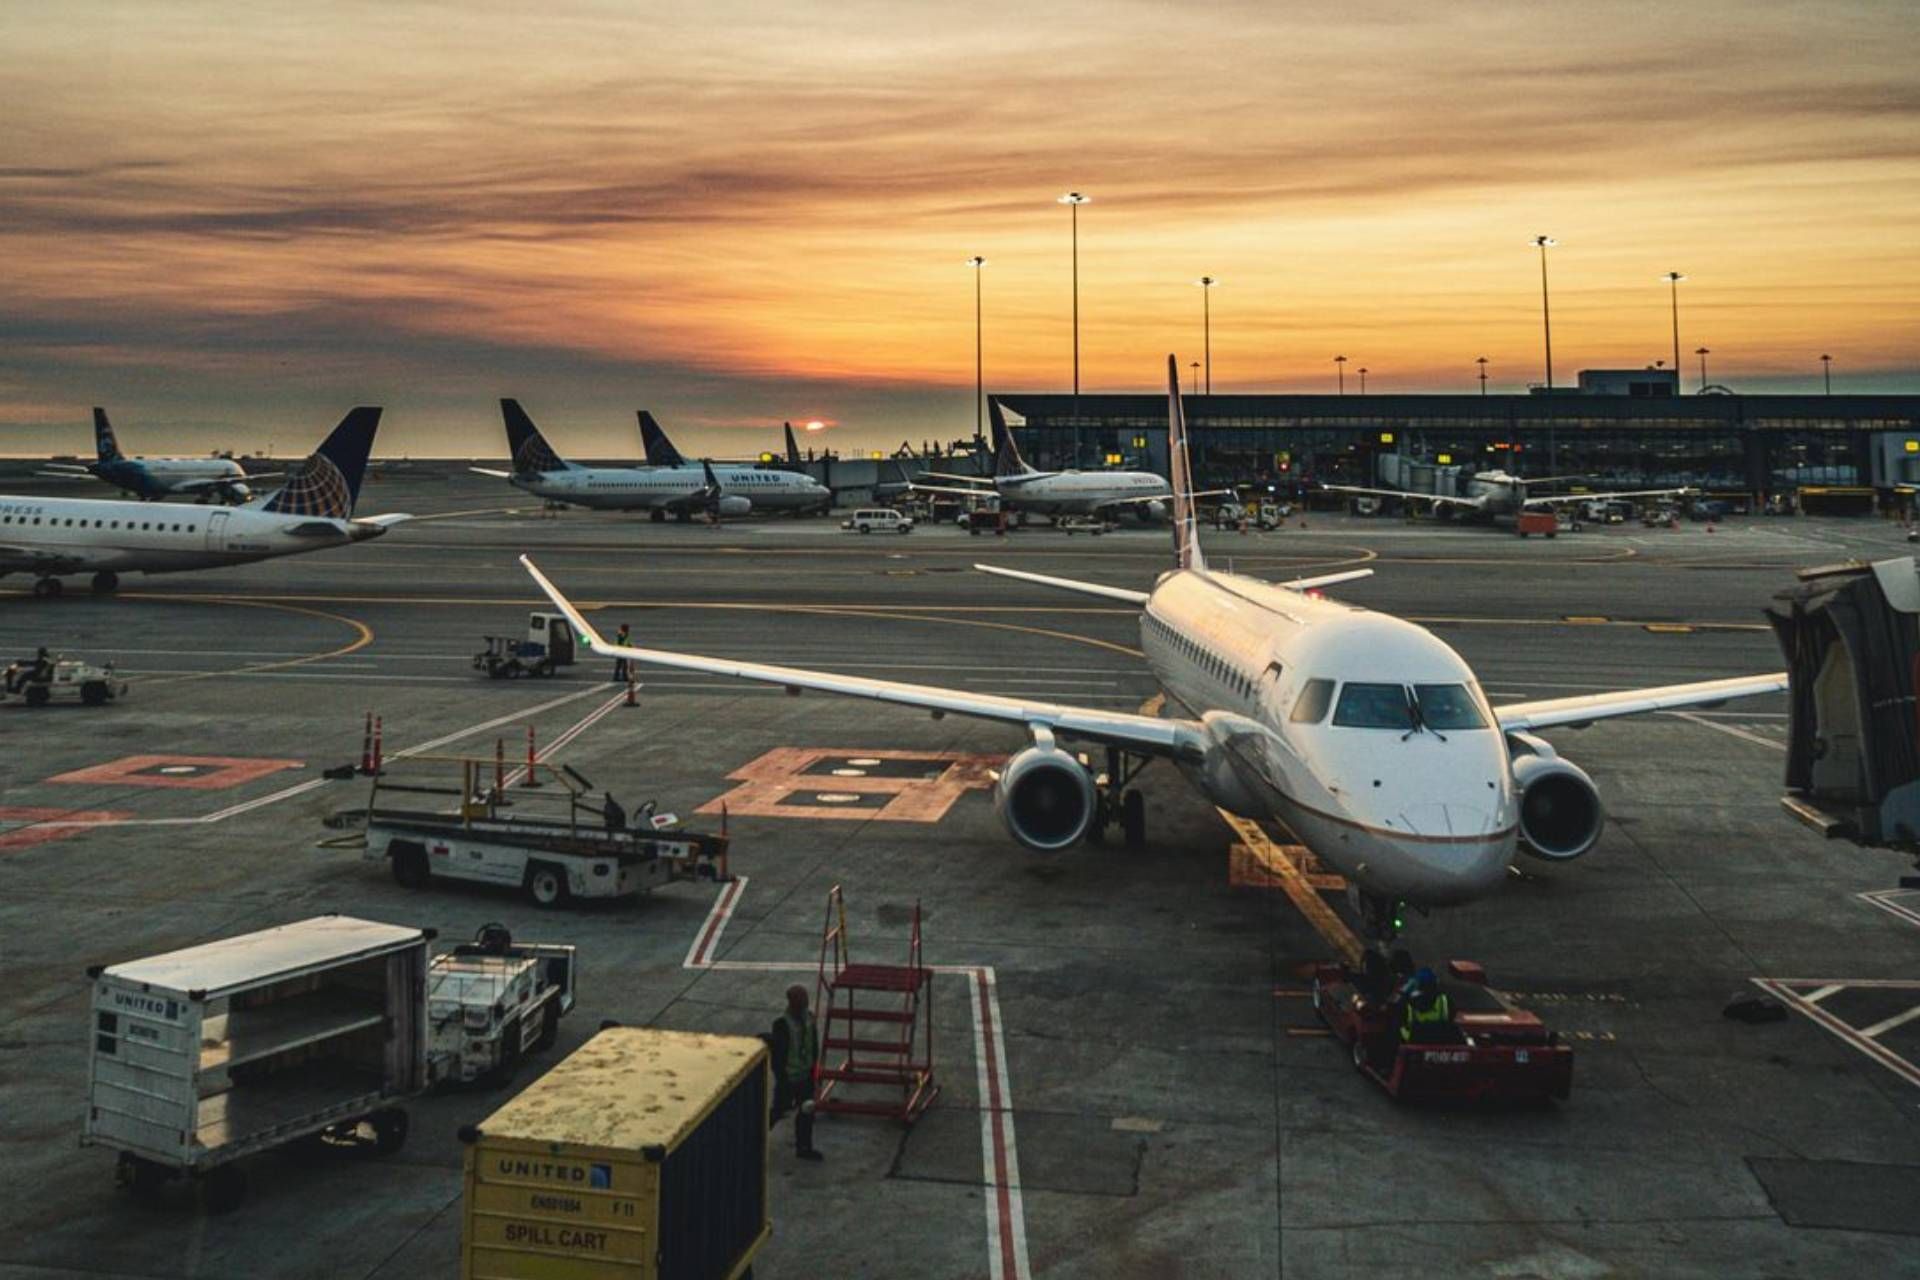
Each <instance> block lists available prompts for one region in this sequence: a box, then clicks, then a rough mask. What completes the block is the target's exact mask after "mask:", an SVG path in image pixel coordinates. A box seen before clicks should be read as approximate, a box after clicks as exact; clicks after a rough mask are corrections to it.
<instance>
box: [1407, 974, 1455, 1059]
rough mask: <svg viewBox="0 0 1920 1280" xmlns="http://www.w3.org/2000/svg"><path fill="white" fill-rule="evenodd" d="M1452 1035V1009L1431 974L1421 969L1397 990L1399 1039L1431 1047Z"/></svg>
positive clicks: (1438, 983) (1436, 980)
mask: <svg viewBox="0 0 1920 1280" xmlns="http://www.w3.org/2000/svg"><path fill="white" fill-rule="evenodd" d="M1452 1034H1453V1006H1452V1004H1451V1003H1450V1002H1449V1001H1448V1000H1447V993H1446V992H1444V991H1442V990H1441V989H1440V982H1439V980H1438V979H1437V978H1435V977H1434V976H1433V970H1431V969H1426V968H1422V969H1421V970H1420V971H1419V972H1417V973H1415V974H1414V975H1413V976H1412V977H1411V978H1409V979H1407V985H1406V986H1404V987H1402V988H1401V990H1400V1039H1401V1040H1403V1041H1406V1042H1408V1043H1432V1042H1433V1041H1436V1040H1446V1039H1450V1038H1451V1037H1452Z"/></svg>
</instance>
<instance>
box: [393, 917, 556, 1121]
mask: <svg viewBox="0 0 1920 1280" xmlns="http://www.w3.org/2000/svg"><path fill="white" fill-rule="evenodd" d="M578 969H579V966H578V964H577V962H576V960H575V956H574V948H573V947H571V946H566V945H562V944H558V943H542V942H533V943H516V942H515V941H514V940H513V935H512V934H510V933H508V932H507V928H506V926H505V925H499V924H489V925H484V926H482V927H481V929H480V931H479V933H477V934H475V935H474V940H473V941H472V942H468V943H463V944H461V945H460V946H458V947H455V948H454V949H453V950H452V951H450V952H447V953H446V954H445V955H438V956H435V957H434V958H433V963H432V964H431V965H430V966H428V969H427V1022H428V1026H429V1027H430V1028H431V1039H430V1041H429V1042H428V1046H427V1070H428V1075H429V1077H430V1078H431V1079H432V1081H433V1083H435V1084H469V1083H471V1082H473V1081H475V1080H484V1081H487V1082H488V1083H492V1084H504V1083H506V1082H507V1081H508V1080H510V1079H512V1078H513V1071H514V1068H515V1067H516V1066H518V1065H519V1062H520V1059H521V1058H522V1057H524V1056H525V1055H527V1054H529V1053H538V1052H540V1051H541V1050H543V1049H549V1048H551V1047H553V1042H554V1039H555V1037H556V1036H558V1034H559V1031H560V1019H561V1018H562V1017H564V1016H565V1015H566V1014H568V1013H569V1012H571V1011H572V1009H573V989H574V982H575V980H576V977H577V974H578Z"/></svg>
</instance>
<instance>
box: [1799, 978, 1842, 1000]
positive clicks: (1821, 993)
mask: <svg viewBox="0 0 1920 1280" xmlns="http://www.w3.org/2000/svg"><path fill="white" fill-rule="evenodd" d="M1845 990H1846V987H1845V986H1844V985H1842V984H1841V983H1838V982H1834V983H1829V984H1828V985H1827V986H1824V987H1822V988H1820V989H1819V990H1818V991H1813V992H1809V993H1808V994H1807V995H1805V996H1802V997H1801V998H1802V999H1803V1000H1805V1001H1806V1002H1807V1003H1808V1004H1819V1003H1820V1002H1821V1001H1822V1000H1825V999H1826V998H1827V997H1828V996H1830V995H1832V994H1833V993H1834V992H1836V991H1845Z"/></svg>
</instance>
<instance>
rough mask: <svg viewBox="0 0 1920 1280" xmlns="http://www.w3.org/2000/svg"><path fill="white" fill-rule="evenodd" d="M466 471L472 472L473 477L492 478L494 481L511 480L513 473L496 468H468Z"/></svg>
mask: <svg viewBox="0 0 1920 1280" xmlns="http://www.w3.org/2000/svg"><path fill="white" fill-rule="evenodd" d="M467 470H469V471H471V472H473V473H474V474H475V475H481V476H492V477H493V478H494V479H496V480H511V479H513V472H511V471H502V470H500V469H499V468H497V467H468V468H467Z"/></svg>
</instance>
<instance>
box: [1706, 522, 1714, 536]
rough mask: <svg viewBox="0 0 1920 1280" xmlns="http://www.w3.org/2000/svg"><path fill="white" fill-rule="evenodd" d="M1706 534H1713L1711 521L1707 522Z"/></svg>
mask: <svg viewBox="0 0 1920 1280" xmlns="http://www.w3.org/2000/svg"><path fill="white" fill-rule="evenodd" d="M1707 532H1708V533H1712V532H1713V521H1711V520H1709V521H1707Z"/></svg>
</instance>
